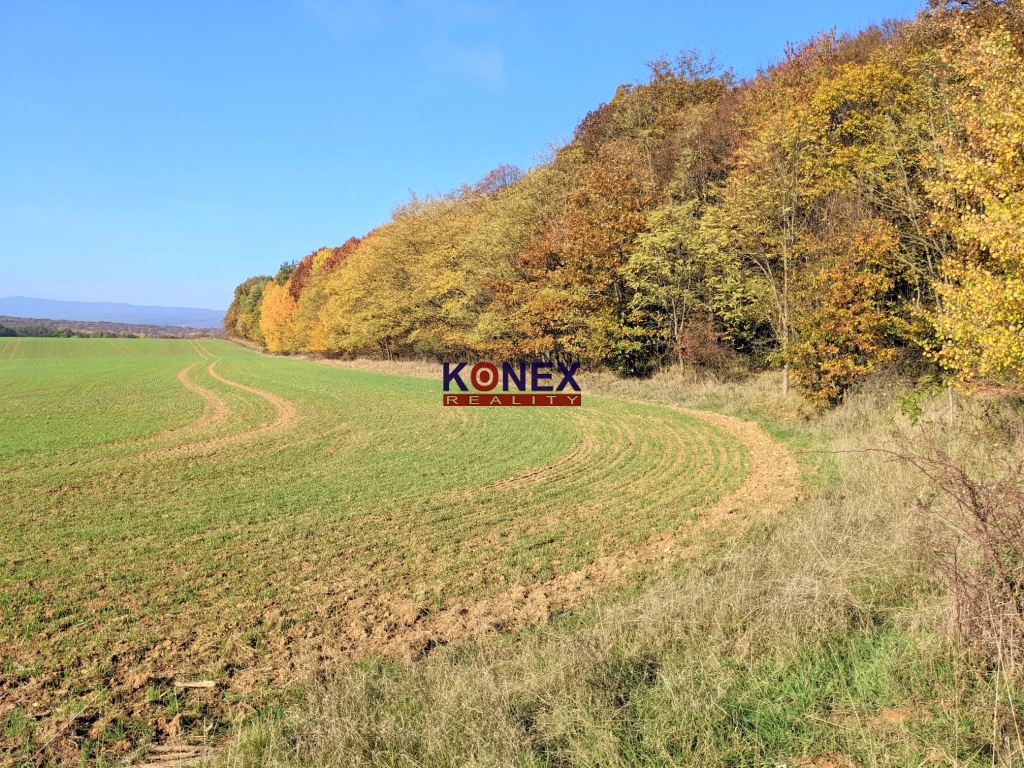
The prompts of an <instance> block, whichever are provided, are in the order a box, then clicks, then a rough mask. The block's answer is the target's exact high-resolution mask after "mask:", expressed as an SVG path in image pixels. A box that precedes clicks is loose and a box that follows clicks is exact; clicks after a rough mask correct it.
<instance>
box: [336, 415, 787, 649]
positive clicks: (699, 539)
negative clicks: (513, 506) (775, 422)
mask: <svg viewBox="0 0 1024 768" xmlns="http://www.w3.org/2000/svg"><path fill="white" fill-rule="evenodd" d="M664 407H671V406H664ZM673 410H677V411H680V412H682V413H685V414H687V415H689V416H692V417H694V418H696V419H700V420H701V421H703V422H705V423H706V424H709V425H711V426H712V427H716V428H718V429H721V430H723V431H724V432H727V433H728V434H730V435H732V436H733V437H735V438H737V439H738V440H739V441H740V442H742V443H743V445H744V446H745V447H746V449H747V450H748V452H749V454H750V467H749V472H748V474H747V477H746V479H745V480H744V482H743V484H742V485H741V486H740V487H739V488H738V489H736V490H735V491H733V492H732V493H729V494H727V495H726V496H724V497H723V498H721V499H719V500H718V501H717V502H715V503H714V504H712V505H711V506H710V507H708V508H706V509H704V510H701V511H700V512H699V514H698V516H697V519H695V520H687V521H683V522H682V523H681V524H680V525H678V526H677V527H676V528H674V529H673V530H670V531H664V532H661V533H657V534H655V535H653V536H651V537H650V538H648V539H647V540H646V541H643V542H641V543H639V544H637V545H635V546H632V547H629V548H627V549H625V550H623V551H620V552H617V553H614V554H610V555H606V556H603V557H598V558H597V559H595V560H594V561H593V562H591V563H590V564H588V565H586V566H584V567H583V568H581V569H579V570H577V571H573V572H569V573H564V574H559V575H557V576H555V577H554V578H552V579H549V580H546V581H542V582H537V583H534V584H530V585H524V586H520V585H517V586H514V587H512V588H510V589H508V590H505V591H504V592H502V593H499V594H497V595H494V596H492V597H487V598H483V599H481V600H477V601H473V602H465V603H458V604H455V605H453V606H451V607H450V608H446V609H445V610H443V611H439V612H437V613H426V615H419V616H416V614H415V612H414V613H413V614H411V615H413V616H416V618H414V619H412V621H409V620H408V619H406V620H404V621H403V620H401V617H402V616H403V615H410V614H409V611H410V610H412V609H413V608H415V606H411V604H409V601H408V600H405V599H402V598H399V597H396V596H388V595H376V596H370V595H367V596H365V597H363V598H361V599H356V600H352V601H351V602H349V603H348V604H347V605H346V606H345V609H344V614H345V615H346V616H351V617H354V618H357V617H359V616H365V615H367V614H368V613H369V614H371V615H375V616H377V617H378V619H379V618H380V617H382V616H388V615H389V614H390V615H392V616H393V617H395V620H392V621H383V622H382V621H379V620H378V622H377V625H376V626H375V627H373V628H372V629H370V631H369V632H368V633H367V634H366V635H365V636H357V637H353V636H352V635H351V634H349V635H348V637H347V638H346V639H347V641H348V642H347V643H346V647H343V648H333V649H331V651H332V652H335V653H338V654H340V655H341V656H343V657H344V656H349V657H351V656H359V655H362V654H365V653H381V652H383V653H385V654H387V655H389V656H392V657H395V658H400V659H405V660H414V659H416V658H419V657H421V656H422V655H423V654H424V653H425V652H426V650H427V649H429V648H432V647H434V646H435V645H436V644H442V643H447V642H452V641H456V640H460V639H471V640H479V639H481V638H483V637H485V636H487V635H490V634H494V633H496V632H514V631H517V630H520V629H523V628H525V627H527V626H533V625H537V624H542V623H545V622H547V621H548V619H549V618H550V616H551V614H552V613H554V612H557V611H564V610H567V609H570V608H572V607H574V606H578V605H580V604H581V603H583V602H585V601H586V600H588V599H591V598H592V597H593V596H594V595H595V594H596V593H597V592H598V591H599V590H601V589H602V588H605V587H607V586H610V585H614V584H616V583H621V582H623V581H624V580H625V579H626V578H628V576H629V575H630V574H631V573H635V572H636V571H637V570H638V569H640V568H643V567H645V566H646V567H650V566H652V565H657V564H659V563H668V562H671V561H673V560H678V559H680V558H686V557H692V556H694V555H696V554H698V553H700V552H702V551H705V550H706V549H707V548H708V547H709V546H713V545H714V544H716V543H720V542H722V541H724V540H727V539H732V538H734V537H736V536H738V535H740V534H741V533H742V532H743V531H744V530H745V529H746V528H748V527H749V526H750V525H751V524H752V523H754V522H756V521H757V520H762V519H764V518H766V517H771V516H774V515H777V514H779V513H780V512H782V511H783V510H785V509H787V508H788V507H790V506H791V505H792V504H793V502H794V500H795V499H796V498H797V495H798V493H799V487H800V470H799V467H798V466H797V463H796V461H795V460H794V459H793V456H792V454H791V453H790V452H789V451H788V450H787V449H786V448H785V447H784V446H783V445H781V444H779V443H778V442H777V441H776V440H775V439H774V438H772V437H771V436H770V435H768V433H766V432H765V431H764V430H763V429H761V428H760V427H759V426H758V425H757V424H755V423H753V422H747V421H743V420H742V419H738V418H735V417H731V416H722V415H720V414H716V413H709V412H705V411H694V410H690V409H684V408H673ZM518 479H519V480H526V481H527V482H529V481H530V480H532V479H533V478H530V477H522V476H520V478H518ZM680 538H682V539H683V541H682V542H680V541H679V539H680ZM421 613H422V611H421ZM322 640H324V638H323V637H321V641H322ZM324 650H325V649H324V648H321V649H320V651H319V652H320V653H322V652H323V651H324Z"/></svg>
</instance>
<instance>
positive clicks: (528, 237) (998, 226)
mask: <svg viewBox="0 0 1024 768" xmlns="http://www.w3.org/2000/svg"><path fill="white" fill-rule="evenodd" d="M1022 147H1024V15H1022V6H1021V3H1020V2H1019V1H1018V0H1008V1H1007V2H1000V3H996V2H990V1H986V0H980V1H977V2H969V3H953V4H935V5H933V7H932V8H931V9H930V10H928V11H927V12H923V13H921V14H919V16H918V18H917V19H915V20H913V21H908V22H894V23H886V24H884V25H882V26H880V27H872V28H869V29H866V30H865V31H863V32H861V33H859V34H857V35H853V36H845V35H838V34H835V33H825V34H822V35H820V36H818V37H816V38H814V39H813V40H810V41H809V42H807V43H805V44H802V45H796V46H791V47H790V48H788V49H787V50H786V52H785V54H784V55H783V56H782V58H781V60H779V62H778V63H777V64H775V65H774V66H771V67H769V68H768V69H766V70H764V71H762V72H760V73H759V74H758V75H757V76H756V77H753V78H751V79H749V80H743V81H739V80H737V79H736V78H735V77H733V76H732V75H731V74H730V73H729V72H724V71H721V70H720V69H718V68H717V67H716V66H715V65H714V64H713V63H710V62H706V61H702V60H700V59H699V58H698V57H697V56H695V55H686V54H684V55H681V56H680V57H678V58H677V59H676V60H674V61H670V60H668V59H659V60H656V61H653V62H651V63H650V76H649V78H648V80H647V82H645V83H641V84H635V85H623V86H620V87H619V88H618V89H617V91H616V92H615V95H614V96H613V98H612V99H611V101H610V102H609V103H607V104H602V105H600V106H599V107H598V108H597V109H595V110H594V111H593V112H591V113H590V114H588V115H587V116H586V117H585V118H584V119H583V120H582V122H581V123H580V124H579V126H578V128H577V129H576V131H575V135H574V136H573V138H572V141H570V142H569V143H568V144H567V145H566V146H564V147H560V148H558V149H557V150H554V151H553V152H552V153H551V157H550V159H549V160H548V161H547V162H544V163H541V164H539V165H537V166H535V167H533V168H531V169H529V170H528V171H525V172H523V171H520V170H519V169H517V168H514V167H510V166H501V167H499V168H497V169H495V170H494V171H492V172H491V173H489V174H487V176H485V177H484V178H483V179H482V180H481V181H479V182H477V183H476V184H473V185H464V186H463V187H461V188H460V189H457V190H454V191H452V192H450V193H448V194H444V195H439V196H434V197H419V196H413V197H412V198H411V199H409V200H407V201H406V202H404V203H403V204H401V205H399V206H398V207H396V208H395V209H394V211H393V213H392V216H391V220H390V221H388V222H385V223H383V224H381V225H380V226H379V227H377V228H376V229H374V230H373V231H371V232H369V233H368V234H366V235H364V236H363V237H360V238H352V239H350V240H348V241H347V242H346V243H345V244H344V245H342V246H341V247H339V248H321V249H319V250H317V251H315V252H313V253H311V254H309V255H308V256H306V257H305V258H303V259H301V260H299V261H298V262H289V263H286V264H285V265H283V266H282V267H281V269H280V270H279V271H278V273H277V274H276V275H274V276H273V277H268V276H261V277H253V278H250V279H249V280H246V281H245V282H244V283H242V284H241V285H240V286H238V288H237V289H236V291H235V299H234V302H233V303H232V305H231V307H230V309H229V311H228V314H227V317H226V319H225V323H226V328H227V331H228V333H229V335H233V336H236V337H244V338H247V339H250V340H252V341H256V342H259V343H260V344H263V345H264V346H266V348H267V349H269V350H271V351H273V352H285V353H288V352H309V353H321V354H326V355H337V356H357V355H380V356H383V357H386V358H395V357H398V358H408V357H426V358H435V359H436V358H454V357H462V358H473V359H515V358H524V357H552V358H572V359H579V360H582V361H584V362H585V363H586V364H587V366H589V367H607V368H609V369H612V370H614V371H616V372H619V373H621V374H626V375H644V374H647V373H649V372H651V371H652V370H655V369H657V368H659V367H661V366H663V365H664V364H666V363H670V362H675V361H678V362H681V363H684V364H698V365H725V364H728V362H729V360H730V358H733V359H734V360H735V356H736V355H742V356H745V357H746V362H747V364H748V365H753V366H758V367H779V368H781V369H782V370H783V372H784V376H783V379H784V384H783V386H784V387H785V386H788V381H789V379H790V376H791V377H792V379H793V380H794V383H795V384H796V385H797V386H798V387H799V388H800V389H801V390H802V391H803V393H804V395H805V396H806V397H807V398H808V399H809V400H810V401H812V402H813V403H815V404H816V405H818V406H821V407H826V406H829V405H833V404H835V403H837V402H838V401H840V400H841V399H842V397H843V395H844V393H845V392H846V391H847V390H849V388H850V387H851V386H852V385H854V384H855V383H856V382H857V381H858V380H859V379H861V378H863V377H865V376H866V375H868V374H870V373H871V372H872V371H874V370H876V369H877V368H878V367H879V366H882V365H885V364H889V363H894V362H899V363H901V364H903V365H907V364H910V365H912V366H917V367H918V368H922V367H923V371H922V372H923V373H931V374H932V375H935V374H941V376H943V377H945V378H950V379H955V380H957V381H959V382H972V381H978V380H981V379H1019V378H1020V377H1021V375H1022V374H1024V333H1022V329H1024V239H1022V238H1021V237H1020V232H1021V230H1022V227H1024V149H1022Z"/></svg>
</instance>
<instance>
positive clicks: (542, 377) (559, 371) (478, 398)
mask: <svg viewBox="0 0 1024 768" xmlns="http://www.w3.org/2000/svg"><path fill="white" fill-rule="evenodd" d="M468 366H469V363H445V364H444V404H445V405H461V406H466V405H506V406H529V405H534V406H538V405H546V406H552V405H580V404H581V401H582V400H583V396H582V395H581V394H580V386H579V384H577V383H576V378H575V377H576V371H578V370H579V367H580V364H579V363H569V364H568V365H566V364H565V363H561V362H554V363H551V362H548V361H536V362H532V363H502V365H501V371H499V370H498V366H497V365H495V364H494V363H476V364H475V365H474V366H473V367H471V368H469V370H468V371H467V370H466V368H467V367H468ZM463 376H467V377H468V380H469V386H466V380H465V379H463ZM556 379H558V382H557V383H556ZM499 385H500V387H501V390H500V392H495V391H494V390H496V389H498V387H499ZM470 387H472V390H471V389H470Z"/></svg>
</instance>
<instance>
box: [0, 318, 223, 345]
mask: <svg viewBox="0 0 1024 768" xmlns="http://www.w3.org/2000/svg"><path fill="white" fill-rule="evenodd" d="M0 336H65V337H68V336H87V337H88V336H132V337H138V336H148V337H150V338H158V339H159V338H164V339H167V338H170V339H202V338H209V337H213V338H217V339H223V338H227V337H226V336H225V335H224V329H223V328H190V327H188V326H187V325H145V324H138V323H104V322H101V321H98V320H45V319H42V318H38V317H7V316H6V315H0Z"/></svg>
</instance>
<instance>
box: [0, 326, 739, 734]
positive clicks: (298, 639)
mask: <svg viewBox="0 0 1024 768" xmlns="http://www.w3.org/2000/svg"><path fill="white" fill-rule="evenodd" d="M0 392H2V395H0V424H2V429H0V478H2V480H0V530H2V531H3V535H2V539H0V565H2V570H0V648H2V649H3V650H2V654H3V683H2V684H3V690H2V694H3V698H2V699H0V701H2V702H3V704H4V709H3V710H0V717H3V718H5V722H6V725H5V744H6V748H7V749H8V750H14V751H17V750H19V749H23V748H24V747H25V746H26V745H27V744H28V743H29V741H33V737H32V735H31V734H32V723H33V722H34V721H33V720H32V719H31V718H29V717H28V715H30V714H32V708H33V707H43V708H45V709H46V710H49V711H50V712H51V717H52V716H56V715H58V714H61V713H63V714H67V713H69V712H72V711H77V709H80V708H83V707H84V708H91V709H92V710H94V711H95V712H96V713H97V714H96V717H93V718H92V720H90V722H92V726H91V736H92V737H93V738H96V739H100V738H105V739H108V740H109V739H111V738H116V737H118V736H119V735H121V734H122V732H123V734H124V735H125V736H126V738H128V739H130V740H134V739H137V738H141V737H143V736H144V735H145V732H147V729H149V731H150V732H152V730H153V729H154V728H156V729H157V730H159V728H160V727H162V725H161V724H163V723H164V721H163V720H159V719H158V721H157V725H154V719H153V717H152V714H153V712H157V713H158V714H161V715H163V716H166V717H165V719H169V718H171V717H172V716H173V715H174V714H175V713H176V712H177V711H178V710H177V709H176V708H177V707H180V704H174V703H173V702H172V701H171V699H173V700H174V701H177V698H176V694H174V693H173V689H172V688H171V687H170V686H171V685H172V683H173V681H174V680H189V679H200V678H203V679H207V678H208V679H215V680H218V681H221V682H222V684H223V685H224V687H226V688H227V689H228V690H229V692H230V695H235V696H239V697H241V696H244V695H246V693H247V692H251V691H256V690H261V689H265V688H267V687H272V686H274V685H279V684H280V683H281V682H282V681H285V680H287V679H288V676H289V675H290V674H291V673H292V672H293V671H294V669H295V667H296V665H298V664H301V662H302V660H303V659H306V658H311V657H317V658H322V657H324V656H328V657H343V656H344V655H345V654H346V653H351V652H354V651H358V650H359V649H363V648H367V647H372V645H373V641H374V640H375V639H378V640H383V639H386V638H387V637H388V636H390V635H393V634H394V633H395V631H396V629H399V628H401V627H402V626H408V625H410V624H412V623H415V622H416V621H417V620H419V618H420V617H422V616H424V615H427V614H429V613H431V612H434V611H437V610H439V609H443V608H445V607H446V606H450V605H453V604H458V603H460V602H466V601H472V600H476V599H479V598H481V597H485V596H490V595H495V594H498V593H501V592H502V591H503V590H507V589H509V588H510V587H511V586H513V585H529V584H531V583H533V582H537V581H541V580H545V579H549V578H551V577H552V576H554V575H557V574H559V573H565V572H568V571H574V570H577V569H579V568H580V567H581V566H583V565H585V564H587V563H589V562H591V561H593V560H594V559H595V558H597V557H599V556H601V555H606V554H609V553H614V552H617V551H620V550H623V549H624V548H627V547H629V546H630V545H632V544H635V543H637V542H640V541H643V540H645V539H647V538H648V537H649V536H651V535H652V534H654V533H657V532H661V531H666V530H671V529H673V528H675V527H677V526H679V525H680V524H681V523H682V522H684V521H685V520H687V519H692V518H694V517H695V516H696V515H697V513H698V512H699V511H700V510H701V509H703V508H706V507H708V506H709V505H710V504H711V503H713V502H714V501H715V500H717V499H718V498H720V497H721V496H722V495H723V494H725V493H727V492H729V491H732V490H734V489H736V488H737V487H738V486H739V485H740V484H741V483H742V482H743V480H744V477H745V476H746V472H747V469H748V464H749V461H750V456H749V454H748V452H747V450H746V449H745V447H744V446H743V445H742V444H741V443H740V442H739V441H738V440H737V439H736V438H734V437H732V436H730V435H727V434H726V433H724V432H723V431H721V430H719V429H718V428H716V427H713V426H711V425H710V424H708V423H705V422H703V421H701V420H698V419H695V418H693V417H690V416H688V415H686V414H683V413H681V412H678V411H674V410H671V409H668V408H665V407H660V406H655V405H643V404H638V403H632V402H628V401H623V400H617V399H608V398H597V397H590V396H588V397H586V398H585V405H584V407H583V408H560V409H547V408H532V409H504V408H477V409H458V408H443V407H441V395H440V384H439V382H438V381H433V380H429V379H418V378H411V377H399V376H388V375H384V374H376V373H367V372H362V371H355V370H348V369H344V368H338V367H332V366H327V365H322V364H319V363H316V362H312V361H306V360H297V359H287V358H274V357H266V356H261V355H258V354H255V353H253V352H250V351H248V350H245V349H243V348H240V347H238V346H236V345H234V344H231V343H229V342H223V341H216V340H202V341H197V342H193V341H187V340H155V339H154V340H120V339H113V340H110V339H12V340H9V341H7V340H5V343H0ZM410 611H412V616H411V618H410V616H409V612H410ZM203 706H206V705H205V704H203V703H202V702H199V703H198V704H195V707H198V709H196V708H195V707H194V708H193V709H192V710H190V712H191V714H190V717H192V718H193V719H194V720H198V719H201V717H202V714H203V711H202V710H203ZM97 718H98V719H97ZM147 718H148V719H147ZM97 723H98V724H97ZM37 736H38V734H37ZM38 740H39V739H38V738H37V737H36V738H34V742H38ZM34 742H33V743H34Z"/></svg>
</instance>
